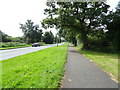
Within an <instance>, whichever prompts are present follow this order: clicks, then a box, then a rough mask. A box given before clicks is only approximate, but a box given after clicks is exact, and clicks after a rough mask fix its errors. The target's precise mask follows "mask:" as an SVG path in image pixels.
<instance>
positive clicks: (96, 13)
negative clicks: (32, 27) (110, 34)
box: [42, 2, 109, 49]
mask: <svg viewBox="0 0 120 90" xmlns="http://www.w3.org/2000/svg"><path fill="white" fill-rule="evenodd" d="M47 6H48V7H49V8H47V9H45V14H46V15H48V17H47V18H46V19H44V20H43V22H42V26H43V27H44V28H50V27H53V25H54V26H56V28H59V29H61V30H67V32H71V33H73V32H74V36H75V37H76V36H78V35H79V36H80V39H81V40H82V43H83V49H88V48H89V47H88V35H89V34H90V33H93V32H94V31H95V30H99V29H102V27H101V26H102V25H101V22H102V19H101V17H103V16H104V15H106V13H107V11H108V10H107V9H108V8H109V6H108V5H107V4H105V3H104V2H95V4H93V3H92V2H57V3H55V2H48V3H47Z"/></svg>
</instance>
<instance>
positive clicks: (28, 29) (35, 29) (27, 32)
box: [20, 20, 43, 43]
mask: <svg viewBox="0 0 120 90" xmlns="http://www.w3.org/2000/svg"><path fill="white" fill-rule="evenodd" d="M20 29H22V32H23V33H24V35H23V38H24V40H25V42H26V43H34V42H40V41H41V38H42V34H43V33H42V30H41V29H39V25H34V23H33V22H32V21H31V20H27V21H26V23H25V24H20Z"/></svg>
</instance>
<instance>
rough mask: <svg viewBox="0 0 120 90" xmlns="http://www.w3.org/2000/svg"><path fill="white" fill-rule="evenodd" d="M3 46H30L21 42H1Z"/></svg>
mask: <svg viewBox="0 0 120 90" xmlns="http://www.w3.org/2000/svg"><path fill="white" fill-rule="evenodd" d="M0 45H1V47H18V46H28V44H26V43H20V42H4V43H3V42H1V43H0Z"/></svg>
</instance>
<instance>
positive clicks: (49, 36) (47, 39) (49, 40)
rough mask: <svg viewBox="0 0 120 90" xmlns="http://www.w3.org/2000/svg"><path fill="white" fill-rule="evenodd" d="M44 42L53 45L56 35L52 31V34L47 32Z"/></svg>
mask: <svg viewBox="0 0 120 90" xmlns="http://www.w3.org/2000/svg"><path fill="white" fill-rule="evenodd" d="M43 42H45V43H46V44H53V42H54V35H53V33H52V32H51V31H50V32H45V34H44V37H43Z"/></svg>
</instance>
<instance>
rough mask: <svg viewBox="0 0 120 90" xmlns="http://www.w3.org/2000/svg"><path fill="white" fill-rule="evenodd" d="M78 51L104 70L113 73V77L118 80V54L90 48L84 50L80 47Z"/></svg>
mask: <svg viewBox="0 0 120 90" xmlns="http://www.w3.org/2000/svg"><path fill="white" fill-rule="evenodd" d="M78 51H79V52H80V53H82V54H84V55H85V56H86V57H87V58H89V59H90V60H92V61H93V62H94V63H96V64H97V65H98V66H99V67H100V68H102V69H103V70H104V71H106V72H108V73H109V74H111V75H112V78H114V79H115V80H116V81H117V82H118V54H112V53H103V52H96V51H90V50H88V51H84V50H80V49H78Z"/></svg>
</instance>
